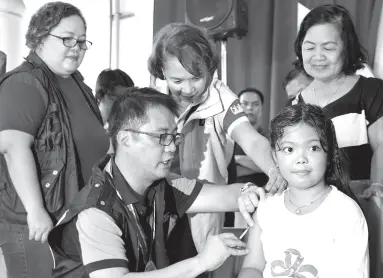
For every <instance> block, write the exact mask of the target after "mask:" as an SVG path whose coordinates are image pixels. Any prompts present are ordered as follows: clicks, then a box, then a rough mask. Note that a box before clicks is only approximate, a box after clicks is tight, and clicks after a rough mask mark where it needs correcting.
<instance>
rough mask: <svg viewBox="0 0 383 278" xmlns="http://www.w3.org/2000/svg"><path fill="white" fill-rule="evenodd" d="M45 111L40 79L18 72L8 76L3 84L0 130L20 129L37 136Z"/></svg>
mask: <svg viewBox="0 0 383 278" xmlns="http://www.w3.org/2000/svg"><path fill="white" fill-rule="evenodd" d="M40 87H41V88H40V90H41V89H42V86H41V85H40ZM45 111H46V107H45V103H44V100H43V98H42V96H41V92H40V91H39V88H38V81H37V80H35V79H34V77H32V76H27V75H26V74H25V73H18V74H14V75H12V76H10V77H8V79H7V80H5V81H4V82H3V84H2V85H1V88H0V131H3V130H8V129H13V130H19V131H23V132H26V133H29V134H31V135H32V136H34V137H35V136H36V134H37V132H38V130H39V127H40V125H41V122H42V121H43V119H44V116H45Z"/></svg>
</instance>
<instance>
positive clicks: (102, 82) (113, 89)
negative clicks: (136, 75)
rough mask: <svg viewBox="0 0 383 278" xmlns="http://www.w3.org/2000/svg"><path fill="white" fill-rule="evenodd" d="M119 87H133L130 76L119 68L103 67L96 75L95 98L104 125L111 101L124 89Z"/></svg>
mask: <svg viewBox="0 0 383 278" xmlns="http://www.w3.org/2000/svg"><path fill="white" fill-rule="evenodd" d="M120 87H123V88H129V87H134V82H133V80H132V79H131V78H130V76H129V75H128V74H127V73H126V72H124V71H122V70H120V69H114V70H111V69H105V70H103V71H102V72H100V74H99V75H98V77H97V81H96V100H97V103H98V107H99V108H100V112H101V116H102V120H103V122H104V125H106V124H107V121H108V118H109V114H110V109H111V107H112V105H113V102H114V101H115V100H116V98H117V97H118V96H119V95H120V94H119V93H120V92H122V91H124V90H120ZM106 128H107V126H106Z"/></svg>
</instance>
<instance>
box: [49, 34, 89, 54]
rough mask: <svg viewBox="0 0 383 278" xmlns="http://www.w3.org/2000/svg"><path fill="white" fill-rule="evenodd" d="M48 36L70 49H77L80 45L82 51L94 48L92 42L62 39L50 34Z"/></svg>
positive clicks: (70, 38)
mask: <svg viewBox="0 0 383 278" xmlns="http://www.w3.org/2000/svg"><path fill="white" fill-rule="evenodd" d="M48 35H50V36H52V37H55V38H58V39H60V40H62V41H63V44H64V46H66V47H68V48H72V47H75V46H76V45H77V44H78V45H79V46H80V48H81V49H82V50H88V49H89V48H90V47H91V46H92V42H90V41H87V40H76V39H75V38H72V37H60V36H56V35H53V34H48Z"/></svg>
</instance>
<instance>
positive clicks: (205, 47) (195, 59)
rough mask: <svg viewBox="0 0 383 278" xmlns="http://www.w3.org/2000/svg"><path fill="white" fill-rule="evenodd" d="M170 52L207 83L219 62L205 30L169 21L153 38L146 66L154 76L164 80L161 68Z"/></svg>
mask: <svg viewBox="0 0 383 278" xmlns="http://www.w3.org/2000/svg"><path fill="white" fill-rule="evenodd" d="M169 55H170V56H174V57H176V58H177V59H178V61H179V62H180V63H181V65H182V66H183V67H184V68H185V69H186V70H187V71H188V72H190V73H191V74H192V75H194V76H197V77H201V78H205V79H206V80H207V82H206V84H207V86H209V85H210V82H211V80H212V78H213V75H214V72H215V71H216V69H217V68H218V63H219V61H220V57H219V55H218V53H217V51H216V48H215V45H214V43H213V41H212V40H210V39H209V36H208V34H207V32H206V31H205V30H204V29H201V28H199V27H194V26H191V25H188V24H185V23H170V24H168V25H166V26H164V27H162V29H161V30H159V31H158V33H157V34H156V36H155V37H154V42H153V48H152V54H151V55H150V57H149V59H148V69H149V72H150V74H151V75H153V76H154V77H155V78H159V79H161V80H164V79H165V77H164V74H163V71H162V70H163V66H164V62H165V61H166V58H167V56H169Z"/></svg>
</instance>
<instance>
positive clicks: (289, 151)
mask: <svg viewBox="0 0 383 278" xmlns="http://www.w3.org/2000/svg"><path fill="white" fill-rule="evenodd" d="M282 150H283V152H285V153H291V152H292V151H293V148H292V147H284V148H283V149H282Z"/></svg>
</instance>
